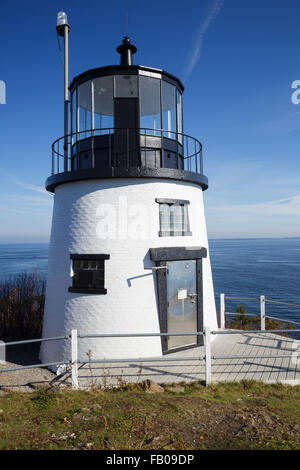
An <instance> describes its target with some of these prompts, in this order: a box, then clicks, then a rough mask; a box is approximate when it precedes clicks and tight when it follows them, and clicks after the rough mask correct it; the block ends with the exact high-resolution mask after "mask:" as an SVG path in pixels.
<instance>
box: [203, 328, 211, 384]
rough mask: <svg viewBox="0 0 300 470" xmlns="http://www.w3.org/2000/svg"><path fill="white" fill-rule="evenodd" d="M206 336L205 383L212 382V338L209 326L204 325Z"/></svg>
mask: <svg viewBox="0 0 300 470" xmlns="http://www.w3.org/2000/svg"><path fill="white" fill-rule="evenodd" d="M204 338H205V342H204V345H205V385H206V386H208V385H210V384H211V338H210V328H209V326H205V327H204Z"/></svg>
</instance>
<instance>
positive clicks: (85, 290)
mask: <svg viewBox="0 0 300 470" xmlns="http://www.w3.org/2000/svg"><path fill="white" fill-rule="evenodd" d="M70 259H71V261H72V270H73V273H74V260H85V261H103V286H101V287H100V288H96V289H94V288H89V287H78V286H77V287H76V286H74V276H73V277H72V286H71V287H69V289H68V290H69V292H75V293H78V294H100V295H104V294H107V289H106V288H105V260H107V259H110V255H106V254H94V253H91V254H84V255H80V254H70Z"/></svg>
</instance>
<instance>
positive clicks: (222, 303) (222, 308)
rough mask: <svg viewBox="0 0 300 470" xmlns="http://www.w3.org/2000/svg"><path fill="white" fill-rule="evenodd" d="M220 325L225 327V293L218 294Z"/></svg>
mask: <svg viewBox="0 0 300 470" xmlns="http://www.w3.org/2000/svg"><path fill="white" fill-rule="evenodd" d="M220 327H221V328H222V330H223V329H224V328H225V294H220Z"/></svg>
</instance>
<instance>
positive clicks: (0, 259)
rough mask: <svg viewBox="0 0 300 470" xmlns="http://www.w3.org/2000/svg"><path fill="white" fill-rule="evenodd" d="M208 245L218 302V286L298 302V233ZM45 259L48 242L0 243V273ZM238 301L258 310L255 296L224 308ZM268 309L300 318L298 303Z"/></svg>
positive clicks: (236, 293) (235, 293)
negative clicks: (288, 235)
mask: <svg viewBox="0 0 300 470" xmlns="http://www.w3.org/2000/svg"><path fill="white" fill-rule="evenodd" d="M209 246H210V257H211V265H212V272H213V280H214V288H215V295H216V304H217V308H219V296H220V293H221V292H223V293H225V294H226V295H227V296H229V297H247V298H259V296H260V295H265V296H266V298H267V299H271V300H279V301H284V302H290V303H295V304H300V237H299V238H260V239H211V240H210V241H209ZM47 264H48V244H46V243H35V244H0V279H5V278H7V277H8V276H10V275H15V274H19V273H22V272H24V271H29V272H30V271H34V270H36V271H37V272H39V273H40V274H41V275H42V276H46V274H47ZM239 304H243V305H244V306H245V307H246V311H247V313H258V312H259V302H257V301H249V300H246V301H244V300H240V301H238V300H235V301H230V300H226V311H228V312H234V311H235V309H236V308H237V306H238V305H239ZM266 314H267V315H273V316H276V317H279V318H282V319H290V320H294V321H300V308H296V307H291V306H285V305H278V304H270V303H267V304H266ZM299 327H300V325H299ZM299 327H298V328H299Z"/></svg>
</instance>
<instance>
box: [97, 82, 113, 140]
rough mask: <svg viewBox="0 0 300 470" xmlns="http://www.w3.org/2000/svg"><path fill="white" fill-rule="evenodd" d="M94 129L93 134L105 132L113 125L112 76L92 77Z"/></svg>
mask: <svg viewBox="0 0 300 470" xmlns="http://www.w3.org/2000/svg"><path fill="white" fill-rule="evenodd" d="M93 88H94V97H93V98H94V129H97V130H96V131H95V135H100V134H107V133H109V132H112V131H109V130H103V129H111V128H113V127H114V101H113V76H108V77H99V78H95V79H94V83H93Z"/></svg>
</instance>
